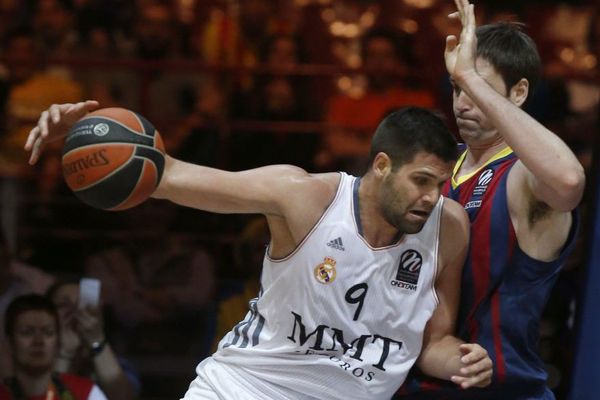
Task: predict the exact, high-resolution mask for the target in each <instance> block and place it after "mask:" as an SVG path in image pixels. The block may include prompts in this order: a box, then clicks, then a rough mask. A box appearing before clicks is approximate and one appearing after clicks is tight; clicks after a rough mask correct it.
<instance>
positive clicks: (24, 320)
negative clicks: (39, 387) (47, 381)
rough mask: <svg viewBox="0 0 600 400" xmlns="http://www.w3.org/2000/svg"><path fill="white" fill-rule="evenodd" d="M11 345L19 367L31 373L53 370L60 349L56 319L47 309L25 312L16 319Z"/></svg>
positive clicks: (16, 364) (14, 358)
mask: <svg viewBox="0 0 600 400" xmlns="http://www.w3.org/2000/svg"><path fill="white" fill-rule="evenodd" d="M11 345H12V346H11V349H12V353H13V360H14V361H15V366H17V367H18V368H20V369H23V370H26V371H29V372H31V373H42V372H46V371H50V370H52V366H53V365H54V360H55V358H56V354H57V351H58V331H57V326H56V320H55V319H54V317H53V316H52V315H51V314H49V313H47V312H46V311H42V310H30V311H26V312H24V313H23V314H21V315H20V316H19V317H18V318H17V320H16V323H15V330H14V336H13V337H12V338H11Z"/></svg>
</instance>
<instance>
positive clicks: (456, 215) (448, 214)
mask: <svg viewBox="0 0 600 400" xmlns="http://www.w3.org/2000/svg"><path fill="white" fill-rule="evenodd" d="M442 219H447V220H449V221H450V222H451V223H457V224H466V225H467V226H468V224H469V217H468V216H467V212H466V211H465V209H464V207H463V206H462V205H461V204H460V203H459V202H457V201H456V200H452V199H450V198H447V197H445V198H444V205H443V209H442Z"/></svg>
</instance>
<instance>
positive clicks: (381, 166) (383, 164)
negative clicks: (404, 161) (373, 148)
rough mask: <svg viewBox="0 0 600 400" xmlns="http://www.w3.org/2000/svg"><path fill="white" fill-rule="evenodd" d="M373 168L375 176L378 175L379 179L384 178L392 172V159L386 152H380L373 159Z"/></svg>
mask: <svg viewBox="0 0 600 400" xmlns="http://www.w3.org/2000/svg"><path fill="white" fill-rule="evenodd" d="M371 169H372V170H373V173H374V174H375V177H377V178H378V179H383V178H385V177H386V176H387V175H388V174H389V173H390V172H392V160H391V159H390V157H389V156H388V155H387V154H385V153H384V152H379V153H377V155H376V156H375V159H374V160H373V165H372V166H371Z"/></svg>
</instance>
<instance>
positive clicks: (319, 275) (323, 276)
mask: <svg viewBox="0 0 600 400" xmlns="http://www.w3.org/2000/svg"><path fill="white" fill-rule="evenodd" d="M335 275H336V272H335V260H334V259H333V258H331V257H325V259H324V260H323V262H322V263H321V264H319V265H317V266H316V267H315V278H316V279H317V281H319V282H320V283H322V284H324V285H327V284H329V283H331V282H333V281H334V280H335Z"/></svg>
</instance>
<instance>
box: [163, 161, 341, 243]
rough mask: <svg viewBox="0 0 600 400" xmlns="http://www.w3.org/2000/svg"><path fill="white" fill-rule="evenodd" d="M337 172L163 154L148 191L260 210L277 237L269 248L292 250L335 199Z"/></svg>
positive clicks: (199, 204) (215, 207)
mask: <svg viewBox="0 0 600 400" xmlns="http://www.w3.org/2000/svg"><path fill="white" fill-rule="evenodd" d="M338 182H339V174H335V173H332V174H316V175H313V174H309V173H307V172H306V171H304V170H303V169H301V168H298V167H294V166H290V165H273V166H267V167H261V168H256V169H251V170H247V171H240V172H229V171H223V170H219V169H215V168H209V167H203V166H199V165H194V164H189V163H185V162H183V161H179V160H176V159H174V158H171V157H168V156H167V157H166V162H165V170H164V173H163V178H162V179H161V182H160V184H159V186H158V188H157V190H156V192H155V193H154V194H153V195H152V196H153V197H155V198H162V199H168V200H170V201H173V202H174V203H177V204H181V205H184V206H187V207H192V208H196V209H200V210H204V211H209V212H216V213H222V214H234V213H235V214H239V213H244V214H264V215H266V216H267V219H268V221H269V226H270V228H271V230H272V231H276V232H277V233H278V235H275V234H274V235H272V236H277V237H278V238H288V239H286V240H285V241H284V242H285V243H281V244H279V245H278V243H273V246H272V250H277V248H280V247H284V248H288V249H289V248H290V246H291V247H292V248H291V250H293V247H295V245H297V244H299V243H300V241H301V240H302V239H303V238H304V236H306V234H307V233H308V232H309V231H310V229H312V227H313V226H314V224H315V223H316V222H317V221H318V219H319V218H320V217H321V215H322V214H323V212H324V211H325V209H326V208H327V206H328V205H329V204H330V203H331V201H332V200H333V197H334V195H335V192H336V190H337V184H338Z"/></svg>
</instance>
